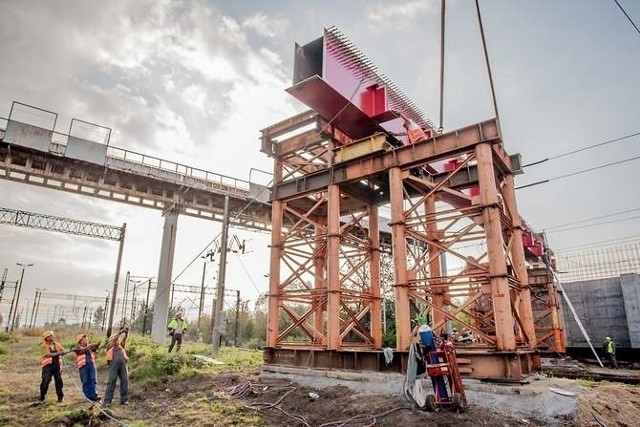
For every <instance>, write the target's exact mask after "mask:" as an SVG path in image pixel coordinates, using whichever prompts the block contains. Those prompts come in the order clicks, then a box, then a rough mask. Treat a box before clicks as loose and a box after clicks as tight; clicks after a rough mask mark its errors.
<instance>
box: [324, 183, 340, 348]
mask: <svg viewBox="0 0 640 427" xmlns="http://www.w3.org/2000/svg"><path fill="white" fill-rule="evenodd" d="M327 197H328V203H327V205H328V207H327V211H328V212H327V232H328V235H327V349H329V350H337V349H339V348H340V344H341V339H340V324H341V322H340V187H339V186H338V185H335V184H333V185H329V191H328V195H327Z"/></svg>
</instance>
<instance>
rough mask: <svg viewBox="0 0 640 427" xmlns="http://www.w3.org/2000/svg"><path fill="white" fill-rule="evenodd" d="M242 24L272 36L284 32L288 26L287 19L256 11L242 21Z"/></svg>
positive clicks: (259, 32) (260, 33)
mask: <svg viewBox="0 0 640 427" xmlns="http://www.w3.org/2000/svg"><path fill="white" fill-rule="evenodd" d="M242 26H243V27H245V28H249V29H251V30H253V31H255V32H256V33H257V34H259V35H261V36H263V37H267V38H274V37H276V36H278V35H280V34H282V33H283V32H285V31H286V30H287V28H288V26H289V21H287V19H285V18H282V17H270V16H267V15H265V14H264V13H261V12H258V13H256V14H255V15H253V16H251V17H250V18H248V19H245V20H244V21H243V22H242Z"/></svg>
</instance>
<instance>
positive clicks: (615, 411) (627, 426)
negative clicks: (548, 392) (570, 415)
mask: <svg viewBox="0 0 640 427" xmlns="http://www.w3.org/2000/svg"><path fill="white" fill-rule="evenodd" d="M578 408H579V410H578V425H580V426H586V427H591V426H594V427H601V426H603V425H604V426H608V427H611V426H616V427H634V426H640V387H638V386H630V385H625V384H605V385H596V386H594V387H592V389H591V390H590V391H589V392H588V393H585V394H583V395H582V396H580V397H579V398H578Z"/></svg>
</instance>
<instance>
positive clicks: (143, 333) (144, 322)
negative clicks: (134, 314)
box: [142, 279, 151, 335]
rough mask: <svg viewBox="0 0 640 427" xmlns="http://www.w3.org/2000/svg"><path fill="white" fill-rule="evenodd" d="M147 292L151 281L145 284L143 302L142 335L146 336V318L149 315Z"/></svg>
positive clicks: (149, 290) (149, 289)
mask: <svg viewBox="0 0 640 427" xmlns="http://www.w3.org/2000/svg"><path fill="white" fill-rule="evenodd" d="M149 292H151V279H149V282H148V284H147V300H146V301H145V302H144V317H143V319H142V335H146V334H147V316H148V314H149Z"/></svg>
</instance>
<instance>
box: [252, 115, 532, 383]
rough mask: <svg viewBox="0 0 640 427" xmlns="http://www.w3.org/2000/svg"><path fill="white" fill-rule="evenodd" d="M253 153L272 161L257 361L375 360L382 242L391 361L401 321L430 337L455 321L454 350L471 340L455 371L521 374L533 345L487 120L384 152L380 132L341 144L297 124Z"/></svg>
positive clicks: (318, 122)
mask: <svg viewBox="0 0 640 427" xmlns="http://www.w3.org/2000/svg"><path fill="white" fill-rule="evenodd" d="M262 147H263V151H265V152H267V153H269V154H270V155H272V156H273V157H274V159H275V166H274V176H275V179H274V187H273V194H272V199H273V203H272V218H273V223H272V226H273V228H272V242H271V244H272V248H271V267H270V285H269V318H268V330H267V353H268V357H267V359H268V360H272V359H273V358H274V357H276V358H277V357H287V356H283V354H284V353H282V351H280V353H277V350H278V349H282V350H283V351H284V350H287V349H289V350H295V349H297V350H298V351H308V350H314V354H315V353H317V351H318V350H329V351H338V352H339V351H345V350H370V351H378V350H380V349H381V344H382V341H381V329H382V328H381V321H380V316H381V315H380V313H381V312H380V301H381V298H380V286H381V284H380V267H379V254H380V246H381V243H380V237H379V236H382V239H383V240H384V241H385V242H386V244H388V245H389V246H390V247H391V249H392V254H393V269H394V283H393V284H392V286H393V290H394V294H395V310H396V311H395V313H396V318H395V321H396V332H397V335H396V347H397V350H398V351H404V350H406V349H407V347H408V346H409V344H410V343H411V341H412V337H413V336H414V334H413V332H414V328H415V325H414V324H412V322H411V319H412V318H413V317H414V316H416V315H427V316H428V317H429V319H430V321H431V324H432V325H433V327H434V330H436V332H438V333H439V332H440V331H441V330H444V328H445V325H446V322H447V321H454V322H455V323H456V324H457V325H459V327H460V328H459V329H458V330H457V332H456V334H455V335H454V336H453V339H454V340H456V339H457V338H458V337H461V336H462V335H464V334H468V333H471V335H472V336H473V337H474V339H473V342H471V343H469V344H467V345H465V346H459V350H458V351H459V353H460V355H461V358H462V359H463V360H467V361H468V362H467V363H468V364H469V366H468V367H467V368H466V369H465V371H464V372H466V373H468V374H471V375H472V376H474V377H497V378H520V377H522V376H523V375H525V374H527V373H528V372H530V371H531V369H532V367H533V366H534V365H535V364H536V357H535V350H536V346H537V344H538V339H537V337H536V329H535V327H534V318H533V313H532V308H531V307H532V306H531V293H530V288H529V281H528V274H527V268H526V265H525V254H524V249H523V242H522V223H521V220H520V216H519V215H518V210H517V205H516V199H515V194H514V181H513V173H512V170H511V159H510V158H509V156H508V155H507V154H506V152H505V150H504V148H503V145H502V140H501V135H500V129H499V124H498V122H497V120H489V121H486V122H482V123H479V124H476V125H473V126H469V127H466V128H463V129H458V130H456V131H453V132H449V133H445V134H441V135H437V136H435V137H433V138H430V139H427V140H423V141H420V142H417V143H415V144H413V145H405V146H401V147H393V146H391V145H390V144H389V143H388V136H387V135H384V134H378V133H377V134H374V135H371V136H369V137H366V138H362V139H359V140H357V141H352V140H350V139H349V138H348V137H346V136H345V135H344V134H342V133H340V132H339V131H338V130H337V129H333V128H332V126H331V125H330V124H328V123H327V122H325V121H323V120H322V119H320V118H319V117H317V116H315V114H314V113H312V112H308V113H303V114H301V115H298V116H296V117H294V118H291V119H288V120H286V121H284V122H281V123H278V124H276V125H273V126H272V127H270V128H267V129H265V130H264V131H263V141H262ZM381 206H382V207H384V208H385V209H386V208H388V209H390V211H391V215H390V218H389V219H388V220H387V221H386V222H387V223H388V224H380V226H384V225H388V227H390V230H391V233H390V234H389V233H387V232H384V231H383V232H382V233H381V232H380V228H381V227H380V226H379V222H380V221H381V219H380V218H381V217H380V216H379V214H378V210H379V207H381ZM444 254H447V255H446V256H447V259H448V260H450V264H451V265H449V266H448V268H446V269H444V270H443V269H442V268H441V262H440V259H441V257H442V256H443V255H444ZM309 354H312V353H309ZM278 355H279V356H278Z"/></svg>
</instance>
